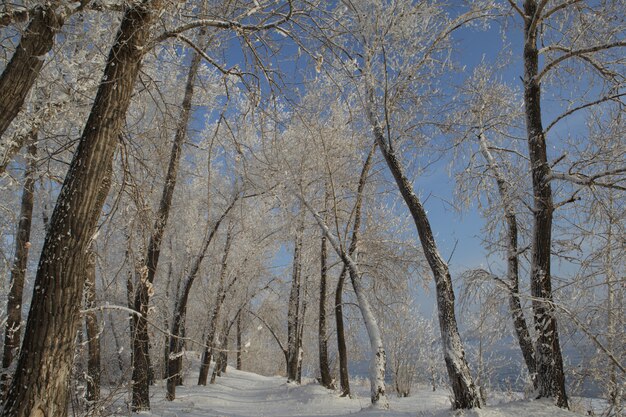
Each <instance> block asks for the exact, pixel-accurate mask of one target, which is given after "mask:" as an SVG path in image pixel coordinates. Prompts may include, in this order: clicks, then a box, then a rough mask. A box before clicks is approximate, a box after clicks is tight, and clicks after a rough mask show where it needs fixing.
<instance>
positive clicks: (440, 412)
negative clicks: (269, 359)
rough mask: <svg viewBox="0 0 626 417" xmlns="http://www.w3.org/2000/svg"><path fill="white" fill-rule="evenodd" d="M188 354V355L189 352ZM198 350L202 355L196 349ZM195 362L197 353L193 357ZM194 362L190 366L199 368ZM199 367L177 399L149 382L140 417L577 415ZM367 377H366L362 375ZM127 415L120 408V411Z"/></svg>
mask: <svg viewBox="0 0 626 417" xmlns="http://www.w3.org/2000/svg"><path fill="white" fill-rule="evenodd" d="M186 356H188V357H189V356H190V352H187V354H186ZM195 356H198V358H199V355H195ZM193 359H194V360H192V362H195V361H198V360H199V359H196V358H193ZM197 368H198V366H193V367H192V368H191V369H192V370H193V369H197ZM196 380H197V371H195V372H191V373H190V374H189V375H187V378H186V379H185V385H184V386H182V387H178V388H177V398H176V400H174V401H166V400H165V384H164V383H163V381H160V382H159V383H158V384H157V385H156V386H155V387H152V388H151V396H152V398H151V404H152V411H150V412H142V413H140V414H139V416H142V417H157V416H158V417H208V416H215V417H217V416H220V417H221V416H228V417H261V416H268V417H288V416H294V417H295V416H301V417H305V416H308V417H313V416H351V417H359V416H360V417H373V416H386V417H415V416H417V417H425V416H434V417H448V416H449V417H526V416H534V417H573V416H576V415H583V414H576V413H573V412H571V411H566V410H562V409H559V408H557V407H555V406H554V405H552V404H551V402H550V401H549V400H538V401H529V400H519V401H510V402H502V403H500V404H496V405H491V406H488V407H484V408H483V409H480V410H456V411H454V410H452V409H451V407H450V400H449V395H450V393H448V392H446V391H445V390H443V389H441V390H438V391H437V392H432V391H431V390H429V389H426V388H424V389H417V390H416V391H415V392H414V393H412V395H411V397H409V398H397V397H395V396H394V395H389V396H388V399H389V403H390V409H389V410H380V409H372V408H370V407H369V405H370V399H369V387H368V384H363V383H361V384H358V383H357V382H356V381H354V382H353V385H352V388H353V390H354V391H356V396H355V398H353V399H350V398H341V397H339V394H338V392H336V391H331V390H327V389H325V388H323V387H322V386H320V385H319V384H317V383H316V382H315V381H314V380H305V381H304V382H303V384H302V385H297V384H293V383H287V379H286V378H284V377H280V376H273V377H267V376H261V375H257V374H253V373H249V372H243V371H237V370H235V369H232V368H230V367H229V368H228V370H227V372H226V374H223V376H222V377H221V378H218V380H217V383H216V384H214V385H207V386H197V385H195V381H196ZM362 382H365V381H362ZM123 415H126V416H127V415H128V414H127V413H125V414H117V416H123Z"/></svg>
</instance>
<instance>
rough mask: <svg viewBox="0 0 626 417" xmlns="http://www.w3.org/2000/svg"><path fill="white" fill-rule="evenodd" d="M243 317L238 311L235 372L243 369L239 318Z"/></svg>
mask: <svg viewBox="0 0 626 417" xmlns="http://www.w3.org/2000/svg"><path fill="white" fill-rule="evenodd" d="M242 315H243V311H240V312H239V314H238V315H237V370H238V371H241V370H242V369H243V363H242V361H241V349H242V346H241V316H242Z"/></svg>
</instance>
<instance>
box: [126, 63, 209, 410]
mask: <svg viewBox="0 0 626 417" xmlns="http://www.w3.org/2000/svg"><path fill="white" fill-rule="evenodd" d="M200 59H201V57H200V55H198V54H194V57H193V58H192V62H191V66H190V67H189V72H188V74H187V84H186V86H185V96H184V98H183V104H182V108H181V112H180V116H179V120H178V126H177V127H176V135H175V137H174V143H173V144H172V151H171V154H170V161H169V166H168V168H167V174H166V177H165V184H164V185H163V193H162V195H161V203H160V205H159V211H158V213H157V218H156V221H155V223H154V228H153V231H152V236H150V242H149V244H148V254H147V257H146V265H145V266H146V267H147V269H148V275H147V279H146V280H145V281H142V282H140V285H139V286H138V287H139V288H138V289H137V293H136V295H135V310H136V311H138V312H140V314H141V315H135V316H133V317H134V321H135V335H134V337H133V352H134V354H133V357H134V363H133V405H132V407H133V410H134V411H140V410H147V409H150V397H149V393H150V389H149V384H150V380H151V379H153V378H150V375H149V374H150V366H149V355H150V342H149V336H148V326H147V323H146V320H147V317H148V304H149V302H150V295H151V288H152V285H153V283H154V278H155V275H156V270H157V266H158V263H159V256H160V254H161V243H162V240H163V235H164V233H165V227H166V226H167V219H168V217H169V213H170V209H171V207H172V198H173V196H174V189H175V187H176V177H177V174H178V167H179V162H180V155H181V153H182V149H183V144H184V142H185V138H186V137H187V125H188V124H189V118H190V115H191V100H192V98H193V90H194V84H195V79H196V76H197V73H198V68H199V66H200Z"/></svg>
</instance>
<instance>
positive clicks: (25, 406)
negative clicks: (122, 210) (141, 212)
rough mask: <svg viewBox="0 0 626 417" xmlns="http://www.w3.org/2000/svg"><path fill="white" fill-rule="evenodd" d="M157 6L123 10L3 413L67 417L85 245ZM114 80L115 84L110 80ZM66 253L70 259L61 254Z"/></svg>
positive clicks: (47, 249)
mask: <svg viewBox="0 0 626 417" xmlns="http://www.w3.org/2000/svg"><path fill="white" fill-rule="evenodd" d="M160 7H161V5H160V3H158V2H151V1H150V2H143V3H140V4H138V5H135V6H133V7H130V8H129V9H127V11H126V12H125V14H124V17H123V19H122V22H121V25H120V29H119V31H118V35H117V38H116V39H117V40H116V42H115V44H114V45H113V47H112V48H111V52H110V54H109V59H108V61H107V66H106V68H105V71H104V78H103V79H104V80H106V82H103V83H102V84H101V85H100V87H99V89H98V94H97V95H96V99H95V101H94V105H93V107H92V112H91V114H90V116H89V119H88V121H87V123H86V125H85V129H84V131H83V135H82V137H81V140H80V143H79V146H78V149H77V150H76V153H75V155H74V158H73V160H72V163H71V165H70V169H69V172H68V175H67V177H66V180H65V182H64V184H63V188H62V190H61V194H60V195H59V199H58V201H57V204H56V206H55V209H54V212H53V214H52V218H51V219H50V225H49V229H48V233H47V236H46V241H45V243H44V248H43V250H42V254H41V258H40V262H39V267H38V269H37V277H36V281H35V291H34V294H33V301H32V303H31V305H32V307H31V310H30V312H29V316H28V321H27V324H26V331H25V334H24V342H23V344H22V347H23V348H22V350H21V351H20V357H19V360H18V364H17V370H16V372H15V375H14V378H13V381H12V384H11V388H10V390H9V395H8V398H7V402H6V405H5V408H4V410H3V414H2V415H3V416H6V417H9V416H11V417H14V416H15V417H18V416H20V417H21V416H24V417H26V416H35V415H42V416H45V415H55V416H60V417H63V416H65V415H66V414H67V407H66V404H67V399H68V382H69V376H70V369H71V365H72V360H73V353H74V344H75V339H74V336H75V334H76V331H77V329H78V323H79V318H80V315H79V309H80V305H79V304H78V303H76V302H75V300H80V299H81V298H82V297H81V294H82V291H83V287H84V280H85V276H84V274H81V273H79V271H81V270H83V269H84V267H85V261H86V258H85V256H86V253H87V245H88V243H89V241H90V239H91V238H92V236H93V232H94V230H95V225H96V221H97V219H98V217H99V215H100V210H101V209H102V206H103V205H104V200H105V198H106V195H107V193H108V189H109V183H108V176H109V173H110V171H111V163H112V160H113V153H114V151H115V147H116V142H117V139H118V137H117V136H118V134H119V132H120V130H121V127H122V123H123V121H124V115H125V113H126V110H127V108H128V105H129V104H130V99H131V95H132V90H133V86H134V81H135V79H136V77H137V74H138V72H139V67H140V62H141V57H142V54H143V46H144V45H145V42H146V40H147V38H148V28H149V26H150V24H151V23H152V22H153V20H154V17H155V14H157V13H158V10H159V9H160ZM111 80H113V81H111ZM68 253H71V256H67V254H68Z"/></svg>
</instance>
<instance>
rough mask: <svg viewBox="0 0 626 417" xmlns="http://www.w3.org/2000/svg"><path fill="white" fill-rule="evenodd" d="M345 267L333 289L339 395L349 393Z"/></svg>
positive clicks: (348, 394)
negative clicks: (344, 307)
mask: <svg viewBox="0 0 626 417" xmlns="http://www.w3.org/2000/svg"><path fill="white" fill-rule="evenodd" d="M346 274H347V269H346V268H345V266H344V268H343V269H342V270H341V274H340V275H339V280H338V281H337V288H336V289H335V323H336V327H337V355H338V356H339V386H340V391H341V396H342V397H346V396H348V397H349V396H351V394H350V374H349V372H348V348H347V347H346V335H345V330H344V323H343V299H342V298H343V285H344V283H345V282H346Z"/></svg>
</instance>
